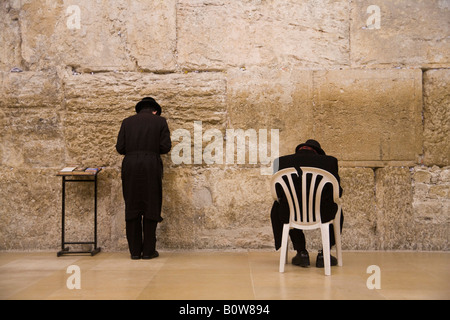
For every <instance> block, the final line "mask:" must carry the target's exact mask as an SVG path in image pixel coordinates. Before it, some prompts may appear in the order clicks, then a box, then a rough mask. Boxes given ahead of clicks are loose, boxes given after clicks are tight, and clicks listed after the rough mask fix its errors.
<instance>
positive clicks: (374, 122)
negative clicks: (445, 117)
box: [313, 69, 422, 166]
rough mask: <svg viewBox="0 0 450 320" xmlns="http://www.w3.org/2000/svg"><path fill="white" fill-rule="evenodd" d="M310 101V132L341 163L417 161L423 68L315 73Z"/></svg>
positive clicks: (403, 163)
mask: <svg viewBox="0 0 450 320" xmlns="http://www.w3.org/2000/svg"><path fill="white" fill-rule="evenodd" d="M314 104H315V107H314V118H313V123H314V136H315V138H317V139H318V140H319V141H320V142H321V143H323V147H324V150H325V151H326V152H327V153H329V154H332V155H334V156H336V157H337V158H338V159H339V160H343V161H342V162H341V163H342V164H343V165H364V166H380V165H381V166H384V165H388V164H401V165H410V164H414V163H417V161H419V156H420V155H421V153H422V119H421V117H422V72H421V70H406V69H400V70H330V71H317V72H315V73H314Z"/></svg>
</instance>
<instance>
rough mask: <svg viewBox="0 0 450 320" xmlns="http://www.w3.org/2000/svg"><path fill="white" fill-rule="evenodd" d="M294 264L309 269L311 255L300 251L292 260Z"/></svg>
mask: <svg viewBox="0 0 450 320" xmlns="http://www.w3.org/2000/svg"><path fill="white" fill-rule="evenodd" d="M292 264H293V265H296V266H300V267H303V268H308V267H309V254H308V251H306V250H304V251H298V252H297V255H296V256H295V257H293V258H292Z"/></svg>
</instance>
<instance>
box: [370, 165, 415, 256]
mask: <svg viewBox="0 0 450 320" xmlns="http://www.w3.org/2000/svg"><path fill="white" fill-rule="evenodd" d="M411 182H412V180H411V173H410V170H409V168H402V167H386V168H380V169H377V170H376V171H375V188H376V220H377V223H376V230H377V233H379V235H380V239H379V241H380V242H379V247H378V248H377V249H381V250H416V249H417V242H416V241H417V240H418V239H417V238H416V236H417V235H416V228H415V225H414V212H413V205H412V202H413V195H412V183H411Z"/></svg>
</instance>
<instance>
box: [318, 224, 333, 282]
mask: <svg viewBox="0 0 450 320" xmlns="http://www.w3.org/2000/svg"><path fill="white" fill-rule="evenodd" d="M320 231H321V234H322V247H323V265H324V267H325V275H326V276H329V275H331V262H330V230H329V224H322V225H321V226H320Z"/></svg>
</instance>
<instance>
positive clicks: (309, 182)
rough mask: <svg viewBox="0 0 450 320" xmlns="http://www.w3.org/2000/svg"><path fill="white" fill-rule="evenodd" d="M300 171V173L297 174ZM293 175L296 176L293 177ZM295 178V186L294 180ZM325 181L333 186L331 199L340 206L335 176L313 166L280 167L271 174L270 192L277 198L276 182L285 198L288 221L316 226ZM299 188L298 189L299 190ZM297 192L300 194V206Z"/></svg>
mask: <svg viewBox="0 0 450 320" xmlns="http://www.w3.org/2000/svg"><path fill="white" fill-rule="evenodd" d="M299 173H300V174H299ZM295 177H298V178H297V179H295ZM295 180H297V181H298V183H296V184H297V187H296V186H295V183H294V181H295ZM327 183H331V184H332V186H333V200H334V202H335V203H337V204H338V206H340V202H339V200H338V199H339V183H338V182H337V179H336V177H335V176H333V175H332V174H331V173H329V172H328V171H325V170H323V169H319V168H313V167H300V170H297V169H296V168H287V169H282V170H280V171H278V172H276V173H275V174H274V175H273V176H272V180H271V193H272V197H273V198H274V199H275V200H278V195H277V189H276V186H277V184H279V185H281V187H282V188H283V191H284V194H285V196H286V198H287V202H288V204H289V211H290V222H291V223H293V224H297V225H302V226H310V227H313V226H316V225H318V224H320V223H321V220H320V201H321V198H322V191H323V188H324V186H325V185H326V184H327ZM299 188H300V190H299ZM298 192H300V194H301V207H300V205H299V201H298V199H299V196H298V194H297V193H298Z"/></svg>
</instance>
